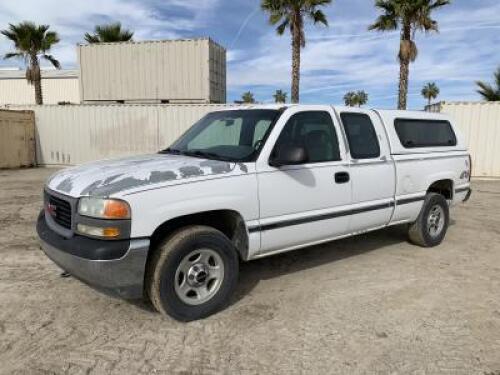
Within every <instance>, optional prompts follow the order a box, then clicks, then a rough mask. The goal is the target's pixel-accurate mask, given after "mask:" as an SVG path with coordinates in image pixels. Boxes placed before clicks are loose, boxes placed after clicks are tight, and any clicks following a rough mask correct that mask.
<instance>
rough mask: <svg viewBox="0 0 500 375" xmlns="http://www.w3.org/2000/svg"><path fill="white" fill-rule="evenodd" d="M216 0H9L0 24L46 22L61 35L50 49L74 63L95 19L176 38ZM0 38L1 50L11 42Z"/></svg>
mask: <svg viewBox="0 0 500 375" xmlns="http://www.w3.org/2000/svg"><path fill="white" fill-rule="evenodd" d="M217 3H218V0H189V1H184V0H162V1H141V0H135V1H130V0H126V1H123V0H105V1H102V0H84V1H82V0H71V1H63V0H44V1H43V6H42V5H41V2H40V1H39V0H23V1H8V2H2V3H1V4H0V28H1V29H5V28H6V27H7V25H8V23H17V22H20V21H23V20H32V21H34V22H36V23H39V24H49V25H50V26H51V29H53V30H55V31H57V32H58V33H59V35H60V37H61V42H60V43H58V44H57V45H56V46H55V47H54V49H53V51H52V53H53V54H54V55H55V56H57V58H58V59H59V60H60V61H61V63H62V64H63V67H65V68H68V67H74V66H76V49H75V45H76V44H77V43H79V42H82V41H83V35H84V34H85V32H91V31H92V30H93V29H94V26H95V25H96V24H101V23H107V22H114V21H120V22H121V23H122V25H123V26H124V27H126V28H129V29H132V30H134V31H135V34H134V38H135V39H137V40H141V39H170V38H180V37H182V36H183V35H185V33H186V32H190V31H191V30H194V29H195V28H198V27H201V26H203V24H204V23H205V21H206V19H207V17H209V16H210V13H211V10H212V9H214V8H215V7H216V5H217ZM167 10H168V11H167ZM1 38H2V39H0V53H2V54H4V53H5V52H6V51H7V50H9V49H10V48H11V46H10V45H9V44H8V43H6V42H5V39H4V38H3V37H1ZM1 65H3V66H5V65H13V61H7V62H5V61H3V62H2V63H1Z"/></svg>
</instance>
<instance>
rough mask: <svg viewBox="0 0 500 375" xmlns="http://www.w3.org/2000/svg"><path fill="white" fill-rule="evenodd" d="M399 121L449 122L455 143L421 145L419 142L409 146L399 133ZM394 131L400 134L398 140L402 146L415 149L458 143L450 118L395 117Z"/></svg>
mask: <svg viewBox="0 0 500 375" xmlns="http://www.w3.org/2000/svg"><path fill="white" fill-rule="evenodd" d="M398 121H413V122H428V121H432V122H441V123H445V124H448V128H449V129H450V130H451V134H452V135H453V142H454V143H453V144H451V145H450V144H442V143H440V144H433V145H432V144H426V145H419V144H415V145H412V146H408V145H405V144H404V143H403V141H402V140H401V136H400V135H399V132H398V128H397V123H398ZM393 126H394V131H395V132H396V135H397V136H398V140H399V143H400V144H401V146H403V147H404V148H406V149H414V148H432V147H456V146H457V144H458V139H457V135H456V133H455V129H453V126H452V125H451V122H450V121H448V120H440V119H422V118H409V117H396V118H395V119H394V124H393Z"/></svg>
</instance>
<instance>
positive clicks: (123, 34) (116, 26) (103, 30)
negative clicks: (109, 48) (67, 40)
mask: <svg viewBox="0 0 500 375" xmlns="http://www.w3.org/2000/svg"><path fill="white" fill-rule="evenodd" d="M133 35H134V32H133V31H130V30H127V29H122V25H121V23H120V22H115V23H110V24H108V25H97V26H96V27H95V29H94V34H89V33H85V41H86V42H87V43H113V42H128V41H132V36H133Z"/></svg>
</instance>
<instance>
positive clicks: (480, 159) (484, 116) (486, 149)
mask: <svg viewBox="0 0 500 375" xmlns="http://www.w3.org/2000/svg"><path fill="white" fill-rule="evenodd" d="M426 109H427V110H428V111H431V112H441V113H445V114H448V115H450V116H451V117H452V118H453V119H454V120H455V122H456V124H457V126H458V128H459V129H460V131H461V132H462V134H463V136H464V137H465V140H466V142H467V146H468V148H469V151H470V153H471V157H472V175H473V176H475V177H500V102H441V103H436V104H433V105H431V106H428V107H427V108H426Z"/></svg>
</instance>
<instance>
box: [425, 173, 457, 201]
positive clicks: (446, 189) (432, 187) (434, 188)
mask: <svg viewBox="0 0 500 375" xmlns="http://www.w3.org/2000/svg"><path fill="white" fill-rule="evenodd" d="M453 189H454V181H453V179H451V178H442V179H438V180H435V181H433V182H432V183H430V184H429V187H428V188H427V193H437V194H441V195H442V196H444V197H445V198H446V199H447V200H453V196H454V190H453Z"/></svg>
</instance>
